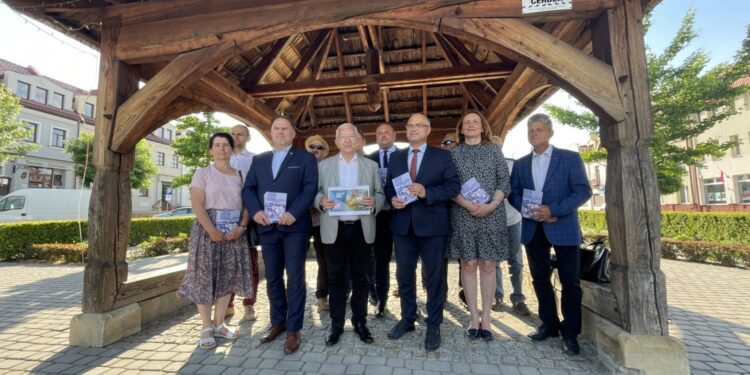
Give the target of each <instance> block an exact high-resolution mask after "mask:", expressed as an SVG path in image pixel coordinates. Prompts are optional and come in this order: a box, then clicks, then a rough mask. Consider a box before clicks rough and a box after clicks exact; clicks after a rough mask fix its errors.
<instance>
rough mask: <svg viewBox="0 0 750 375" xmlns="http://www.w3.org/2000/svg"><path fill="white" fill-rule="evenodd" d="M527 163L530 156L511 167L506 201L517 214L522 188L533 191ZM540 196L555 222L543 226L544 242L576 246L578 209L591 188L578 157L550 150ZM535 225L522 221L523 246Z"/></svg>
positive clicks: (565, 151) (579, 231)
mask: <svg viewBox="0 0 750 375" xmlns="http://www.w3.org/2000/svg"><path fill="white" fill-rule="evenodd" d="M532 153H533V152H532ZM531 160H532V154H531V153H530V154H528V155H526V156H524V157H522V158H521V159H518V160H517V161H516V162H515V163H514V164H513V172H511V176H510V184H511V193H510V197H509V198H508V200H509V202H510V204H511V205H513V207H515V208H516V209H517V210H518V211H521V202H522V200H523V189H529V190H534V178H533V177H532V172H531ZM542 194H543V195H542V204H543V205H547V206H549V209H550V213H551V214H552V216H554V217H556V218H557V222H556V223H552V224H548V223H544V224H543V227H544V233H545V235H546V236H547V240H549V242H550V243H552V244H553V245H560V246H577V245H580V244H581V242H582V238H581V227H580V225H579V223H578V207H580V206H581V205H583V204H584V203H586V201H587V200H589V198H591V185H590V184H589V180H588V177H586V170H585V167H584V165H583V159H581V155H579V154H578V153H577V152H573V151H569V150H561V149H558V148H557V147H553V148H552V156H551V158H550V162H549V169H547V176H546V177H545V179H544V187H543V188H542ZM536 224H537V221H535V220H532V219H527V218H523V224H522V225H521V227H522V235H521V241H522V242H523V243H524V244H528V243H529V242H530V241H531V238H532V236H533V235H534V230H535V229H536V227H537V225H536Z"/></svg>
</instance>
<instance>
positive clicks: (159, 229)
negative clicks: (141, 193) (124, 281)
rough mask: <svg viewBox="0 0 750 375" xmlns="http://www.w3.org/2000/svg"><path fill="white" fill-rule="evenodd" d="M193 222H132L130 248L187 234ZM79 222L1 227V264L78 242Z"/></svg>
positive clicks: (85, 230) (186, 219)
mask: <svg viewBox="0 0 750 375" xmlns="http://www.w3.org/2000/svg"><path fill="white" fill-rule="evenodd" d="M193 220H194V218H192V217H178V218H169V219H155V218H143V219H133V220H132V221H131V229H130V238H129V241H128V244H129V245H131V246H132V245H135V244H138V243H141V242H143V241H145V240H147V239H148V238H149V237H150V236H161V237H174V236H177V235H179V234H180V233H190V229H191V227H192V223H193ZM81 233H82V234H83V241H87V240H88V222H86V221H82V222H81ZM78 234H79V231H78V221H76V220H61V221H32V222H23V223H7V224H0V261H3V260H13V259H23V258H24V257H25V255H24V254H25V251H26V249H27V248H28V247H29V245H32V244H53V243H59V244H72V243H77V242H80V241H81V239H80V238H79V235H78Z"/></svg>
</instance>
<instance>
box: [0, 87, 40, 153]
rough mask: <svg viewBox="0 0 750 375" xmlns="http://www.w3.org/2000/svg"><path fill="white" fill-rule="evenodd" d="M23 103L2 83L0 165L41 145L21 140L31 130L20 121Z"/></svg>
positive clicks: (0, 94)
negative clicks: (19, 115)
mask: <svg viewBox="0 0 750 375" xmlns="http://www.w3.org/2000/svg"><path fill="white" fill-rule="evenodd" d="M20 111H21V103H20V101H19V100H18V98H17V97H16V96H15V95H13V93H12V92H11V91H10V89H8V88H7V87H5V85H0V165H2V164H5V162H6V161H8V160H10V159H13V158H17V157H19V156H24V155H26V154H28V153H29V152H31V151H34V150H36V148H37V147H39V145H37V144H34V143H26V142H19V141H21V140H23V139H26V138H27V137H28V136H29V133H30V130H28V129H26V128H25V127H24V124H23V122H21V121H18V113H19V112H20Z"/></svg>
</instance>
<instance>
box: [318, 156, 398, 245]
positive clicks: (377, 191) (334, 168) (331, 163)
mask: <svg viewBox="0 0 750 375" xmlns="http://www.w3.org/2000/svg"><path fill="white" fill-rule="evenodd" d="M318 170H319V172H320V173H319V178H318V194H317V195H316V196H315V208H317V209H318V210H320V211H321V212H322V214H321V215H320V239H321V241H322V242H323V243H324V244H329V245H330V244H333V243H334V242H336V235H337V234H338V229H339V218H338V217H337V216H331V215H329V214H328V211H324V210H322V207H321V206H320V200H321V199H323V197H325V196H326V195H327V194H328V188H329V187H331V186H341V183H340V182H339V154H336V155H334V156H331V157H329V158H326V159H325V160H322V161H321V162H320V163H319V164H318ZM357 185H367V186H369V187H370V194H371V195H372V196H373V197H375V213H373V214H370V215H362V216H359V218H360V220H361V222H362V232H363V233H364V235H365V242H367V243H373V242H375V214H377V213H378V212H380V209H382V208H383V202H385V196H384V195H383V186H382V185H381V184H380V177H378V165H377V164H376V163H373V162H372V160H369V159H366V158H363V157H361V156H357Z"/></svg>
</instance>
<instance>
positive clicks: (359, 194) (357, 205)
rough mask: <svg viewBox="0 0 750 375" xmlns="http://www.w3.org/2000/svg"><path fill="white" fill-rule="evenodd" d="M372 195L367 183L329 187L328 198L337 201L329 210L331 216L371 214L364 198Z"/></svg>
mask: <svg viewBox="0 0 750 375" xmlns="http://www.w3.org/2000/svg"><path fill="white" fill-rule="evenodd" d="M369 195H370V187H369V186H367V185H359V186H350V187H339V186H331V187H329V188H328V199H330V200H332V201H334V202H336V205H335V206H333V208H332V209H330V210H328V214H329V215H331V216H357V215H369V214H370V209H369V208H367V207H365V205H364V203H362V199H363V198H365V197H367V196H369Z"/></svg>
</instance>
